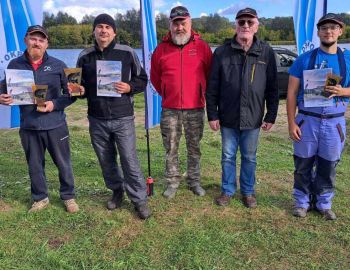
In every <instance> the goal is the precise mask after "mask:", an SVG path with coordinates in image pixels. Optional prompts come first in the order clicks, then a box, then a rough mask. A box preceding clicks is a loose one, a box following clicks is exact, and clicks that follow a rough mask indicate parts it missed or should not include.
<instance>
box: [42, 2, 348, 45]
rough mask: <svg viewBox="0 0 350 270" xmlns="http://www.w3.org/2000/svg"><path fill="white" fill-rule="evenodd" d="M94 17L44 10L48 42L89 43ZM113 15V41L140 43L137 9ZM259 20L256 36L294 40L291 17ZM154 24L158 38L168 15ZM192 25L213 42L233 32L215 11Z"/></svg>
mask: <svg viewBox="0 0 350 270" xmlns="http://www.w3.org/2000/svg"><path fill="white" fill-rule="evenodd" d="M339 16H341V17H342V18H343V20H344V21H345V22H346V24H348V26H346V27H345V29H344V34H343V36H342V39H343V40H344V41H345V40H349V39H350V31H349V30H350V26H349V24H350V15H349V14H346V13H341V14H339ZM94 19H95V17H94V16H92V15H85V16H84V17H83V19H82V21H81V22H80V23H79V24H77V21H76V19H75V18H73V17H72V16H70V15H68V14H67V13H63V12H58V13H57V15H54V14H49V13H47V12H45V13H44V26H45V27H47V28H48V30H49V33H50V38H51V39H50V46H51V47H56V48H57V47H59V48H68V47H75V48H76V47H86V46H89V45H91V44H92V43H93V37H92V36H91V32H92V24H93V20H94ZM114 19H115V22H116V25H117V41H118V42H120V43H122V44H127V45H130V46H132V47H140V46H141V17H140V11H139V10H136V9H132V10H128V11H127V12H126V13H125V14H121V13H117V14H115V16H114ZM259 22H260V26H259V31H258V33H257V35H258V37H259V38H260V39H262V40H266V41H270V42H272V43H278V44H283V42H285V43H288V44H289V43H291V42H293V41H294V40H295V34H294V26H293V18H292V17H275V18H260V19H259ZM68 25H69V27H68ZM82 26H84V27H87V28H84V27H82ZM156 27H157V40H158V42H161V40H162V38H163V37H164V36H165V35H166V34H167V32H168V31H169V19H168V15H166V14H162V13H160V14H158V15H157V17H156ZM192 27H193V29H194V30H195V31H197V32H198V33H200V34H201V36H202V38H203V39H204V40H205V41H207V42H208V43H210V44H211V45H214V46H215V45H218V44H222V43H223V42H224V40H225V39H227V38H231V37H232V36H233V34H234V23H233V22H230V21H229V20H228V19H227V18H225V17H222V16H220V15H219V14H217V13H215V14H210V15H209V16H202V17H200V18H192ZM56 35H57V36H58V37H56ZM340 41H341V40H340Z"/></svg>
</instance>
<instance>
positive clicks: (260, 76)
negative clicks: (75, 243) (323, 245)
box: [0, 6, 350, 219]
mask: <svg viewBox="0 0 350 270" xmlns="http://www.w3.org/2000/svg"><path fill="white" fill-rule="evenodd" d="M169 23H170V27H169V32H168V34H167V35H166V36H165V37H164V38H163V41H162V43H160V44H159V45H158V47H157V48H156V49H155V51H154V53H153V55H152V59H151V76H150V80H151V82H152V84H153V86H154V87H155V89H156V91H157V92H158V93H159V95H160V96H161V97H162V115H161V124H160V129H161V135H162V139H163V145H164V148H165V152H166V165H165V176H166V183H167V187H166V189H165V191H164V193H163V196H164V197H166V198H168V199H171V198H173V197H174V196H175V195H176V191H177V188H178V186H179V184H180V180H181V173H180V169H179V157H178V149H179V143H180V138H181V136H182V130H184V133H185V140H186V147H187V176H186V177H187V185H188V187H189V189H190V190H191V191H192V192H193V193H194V194H195V195H197V196H204V195H205V190H204V188H203V187H202V186H201V181H200V179H201V176H200V157H201V151H200V141H201V139H202V136H203V129H204V118H205V108H206V110H207V117H208V121H209V126H210V128H211V129H212V130H214V131H218V130H220V131H221V136H222V160H221V163H222V187H221V194H220V196H218V197H217V198H216V199H215V202H216V203H217V204H218V205H220V206H226V205H228V204H229V202H230V200H231V198H232V196H233V195H234V194H235V192H236V190H237V173H236V154H237V151H238V149H239V150H240V153H241V169H240V174H239V183H240V192H241V195H242V202H243V204H244V205H245V206H246V207H248V208H255V207H256V206H257V201H256V197H255V193H256V192H255V171H256V164H257V163H256V153H257V147H258V138H259V132H260V129H262V130H264V131H269V130H270V129H271V127H272V126H273V124H274V123H275V120H276V116H277V110H278V102H279V99H278V98H279V97H278V85H277V68H276V60H275V54H274V52H273V50H272V48H271V47H270V46H269V45H268V44H267V43H266V42H263V41H261V40H259V39H258V38H257V37H256V35H255V34H256V33H257V31H258V27H259V21H258V15H257V13H256V11H255V10H254V9H252V8H245V9H242V10H240V11H239V12H238V13H237V15H236V21H235V25H236V33H235V35H234V37H233V38H232V39H230V40H228V41H227V42H225V44H224V45H222V46H220V47H218V48H217V49H216V50H215V52H214V55H213V54H212V51H211V49H210V47H209V46H208V44H207V43H206V42H204V41H203V40H202V39H201V38H200V35H199V34H197V33H196V32H194V30H193V29H192V24H191V16H190V13H189V11H188V10H187V8H185V7H183V6H177V7H175V8H173V9H172V10H171V12H170V17H169ZM317 26H318V30H319V31H318V33H319V37H320V39H321V46H320V48H319V49H316V52H315V53H312V52H311V53H308V54H305V55H308V56H305V55H302V56H301V57H299V58H298V59H297V61H296V62H295V64H294V65H293V66H292V68H291V70H290V74H291V76H290V81H289V90H288V99H287V108H288V124H289V133H290V138H291V139H293V140H294V141H295V142H294V148H295V155H294V161H295V184H294V192H293V194H294V198H295V209H294V211H293V214H294V215H295V216H298V217H304V216H306V212H307V211H308V210H309V208H310V205H311V204H310V195H313V196H314V197H315V198H316V200H317V202H316V208H317V209H318V210H319V211H320V212H321V213H322V214H323V215H324V217H325V218H326V219H335V214H334V213H333V212H332V211H331V199H332V197H333V195H334V183H335V166H336V164H337V162H338V161H339V159H340V154H341V150H342V147H343V145H344V138H345V135H344V134H345V119H344V112H345V108H346V105H347V103H346V101H345V102H344V100H342V99H341V98H339V96H350V89H346V88H345V87H347V86H348V84H349V79H350V76H349V72H350V71H349V68H350V66H349V61H350V57H349V54H348V53H347V52H344V53H343V52H342V51H341V50H339V49H338V50H337V39H338V37H339V36H340V35H341V33H342V28H343V26H344V23H343V22H342V21H341V20H340V19H339V18H338V17H337V16H336V15H334V14H327V15H326V16H324V17H322V18H321V19H320V21H319V23H318V25H317ZM93 34H94V37H95V44H94V46H93V47H91V48H88V49H85V50H83V51H82V52H81V53H80V55H79V58H78V62H77V66H78V67H81V68H82V74H83V76H82V87H81V90H82V92H83V97H85V98H87V101H88V120H89V131H90V136H91V143H92V145H93V148H94V150H95V152H96V155H97V157H98V160H99V163H100V166H101V169H102V174H103V177H104V180H105V184H106V186H107V188H109V189H111V190H112V192H113V195H112V198H111V199H110V200H109V201H108V202H107V208H108V209H110V210H113V209H116V208H119V207H120V206H121V204H122V202H123V196H124V195H123V194H124V191H125V192H126V194H127V195H128V197H129V199H130V201H131V202H132V203H133V204H134V206H135V210H136V212H137V214H138V216H139V217H140V218H141V219H147V218H148V217H149V216H150V215H151V210H150V209H149V207H148V204H147V194H146V185H145V181H144V177H143V175H142V172H141V169H140V164H139V161H138V158H137V155H136V136H135V126H134V109H133V95H134V94H137V93H140V92H143V91H144V90H145V87H146V85H147V75H146V73H145V71H144V69H143V68H142V67H141V65H140V62H139V60H138V58H137V56H136V54H135V52H134V51H133V50H132V49H131V48H130V47H128V46H125V45H120V44H117V43H116V42H115V40H114V38H115V36H116V25H115V22H114V20H113V18H112V17H110V16H109V15H107V14H100V15H99V16H97V17H96V19H95V21H94V24H93ZM48 40H49V37H48V34H47V32H46V30H45V29H44V28H43V27H41V26H31V27H29V28H28V31H27V33H26V36H25V43H26V45H27V50H26V51H25V53H24V54H23V55H22V56H21V57H19V58H17V59H14V60H13V61H11V62H10V64H9V66H8V68H9V69H26V70H32V71H33V72H34V74H35V76H34V77H35V83H36V84H39V83H40V84H47V85H48V86H49V87H48V89H49V90H48V95H47V97H46V100H47V101H46V102H45V110H44V111H43V112H38V111H37V110H36V108H35V105H26V106H21V108H20V109H21V126H20V137H21V142H22V146H23V149H24V151H25V154H26V158H27V163H28V167H29V175H30V179H31V187H32V199H33V201H34V203H33V205H32V208H31V209H30V211H37V210H41V209H43V208H45V207H46V206H47V205H48V204H49V199H48V192H47V186H46V179H45V172H44V165H45V159H44V154H45V151H46V149H47V150H48V151H49V153H50V155H51V157H52V159H53V161H54V163H55V165H56V166H57V168H58V170H59V179H60V183H61V188H60V196H61V199H62V200H63V201H64V204H65V205H66V208H67V211H68V212H77V211H78V210H79V207H78V205H77V203H76V202H75V199H74V197H75V195H74V180H73V174H72V168H71V161H70V153H69V140H68V136H69V135H68V129H67V124H66V120H65V115H64V112H63V110H64V108H65V107H67V106H68V105H70V104H71V103H73V102H74V101H75V98H73V97H71V96H70V95H69V92H70V87H69V86H68V85H67V79H66V78H65V76H64V73H63V68H64V67H65V65H64V64H63V62H61V61H60V60H58V59H55V58H53V57H51V56H49V55H48V54H47V53H46V48H47V46H48ZM310 55H311V57H310ZM310 58H311V60H309V59H310ZM324 59H326V60H327V61H328V64H329V67H332V68H333V73H335V74H339V75H341V76H342V77H343V81H342V82H341V85H335V86H329V87H327V88H326V89H325V90H326V91H329V92H330V94H331V97H330V98H333V99H335V100H337V101H338V100H341V102H335V104H334V106H333V107H330V108H329V107H327V108H311V109H310V108H305V107H303V84H302V76H303V75H302V74H303V70H305V69H313V68H314V66H316V65H317V64H319V63H321V62H320V61H323V60H324ZM98 60H105V61H121V63H122V70H121V82H118V83H115V84H114V88H115V91H116V92H118V93H119V94H120V97H101V96H98V95H97V89H96V88H97V75H96V74H97V70H96V62H97V61H98ZM47 67H50V69H48V68H47ZM2 91H3V92H2V94H1V95H0V103H2V104H7V105H8V104H10V103H12V98H11V96H10V95H8V94H6V89H5V88H4V89H3V90H2ZM297 105H298V107H299V114H298V115H297V117H296V118H295V114H296V106H297ZM265 107H266V112H265ZM321 130H322V132H321ZM337 132H338V133H337ZM337 134H338V137H337ZM334 139H337V140H338V141H339V142H338V141H337V143H336V146H334V145H330V143H329V141H330V140H334ZM334 149H336V150H337V151H336V153H335V152H334V151H333V150H334ZM117 157H119V160H120V165H121V166H119V165H118V163H117V160H118V158H117ZM120 167H121V169H120ZM311 186H316V188H314V189H311Z"/></svg>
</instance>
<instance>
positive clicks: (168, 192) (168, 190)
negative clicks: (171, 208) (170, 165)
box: [163, 186, 177, 199]
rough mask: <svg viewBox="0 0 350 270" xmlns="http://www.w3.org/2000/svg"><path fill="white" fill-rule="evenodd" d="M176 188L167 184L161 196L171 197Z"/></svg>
mask: <svg viewBox="0 0 350 270" xmlns="http://www.w3.org/2000/svg"><path fill="white" fill-rule="evenodd" d="M176 191H177V189H176V188H173V187H170V186H168V187H167V189H166V190H165V191H164V192H163V196H164V197H165V198H167V199H172V198H174V197H175V194H176Z"/></svg>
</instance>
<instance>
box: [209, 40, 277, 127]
mask: <svg viewBox="0 0 350 270" xmlns="http://www.w3.org/2000/svg"><path fill="white" fill-rule="evenodd" d="M235 38H236V37H234V38H233V39H232V40H229V41H227V42H225V44H224V45H223V46H220V47H219V48H217V49H216V50H215V52H214V58H213V64H212V69H211V74H210V79H209V82H208V87H207V92H206V102H207V114H208V120H209V121H213V120H220V125H222V126H224V127H227V128H237V129H253V128H259V127H260V126H261V123H262V119H263V116H264V109H265V102H266V108H267V113H266V115H265V118H264V121H265V122H268V123H274V122H275V119H276V116H277V110H278V87H277V68H276V60H275V55H274V52H273V50H272V48H271V47H270V46H269V45H268V44H267V43H265V42H263V41H260V40H258V39H257V38H256V37H254V41H253V44H252V46H251V48H250V49H249V51H248V52H247V53H245V52H244V50H243V49H242V48H241V46H240V45H239V44H238V43H237V41H236V39H235Z"/></svg>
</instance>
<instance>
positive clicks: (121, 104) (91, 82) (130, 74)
mask: <svg viewBox="0 0 350 270" xmlns="http://www.w3.org/2000/svg"><path fill="white" fill-rule="evenodd" d="M97 60H107V61H108V60H110V61H121V62H122V74H121V80H122V81H123V82H125V83H128V84H130V86H131V92H130V93H128V94H122V96H121V97H101V96H97V94H96V88H97V76H96V61H97ZM77 66H78V67H81V68H82V85H83V86H84V87H85V95H86V97H87V99H88V115H89V116H93V117H95V118H99V119H109V120H110V119H117V118H121V117H125V116H132V115H134V106H133V105H134V102H133V95H134V94H137V93H140V92H143V91H144V90H145V88H146V86H147V74H146V72H145V71H144V69H143V68H142V67H141V65H140V61H139V59H138V57H137V55H136V53H135V51H134V50H133V49H132V48H130V47H129V46H126V45H120V44H116V43H115V42H114V41H112V42H111V44H109V46H108V47H107V48H105V49H104V50H103V51H100V50H99V48H98V46H97V44H95V46H94V47H91V48H88V49H85V50H83V51H82V52H81V53H80V55H79V57H78V62H77Z"/></svg>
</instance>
